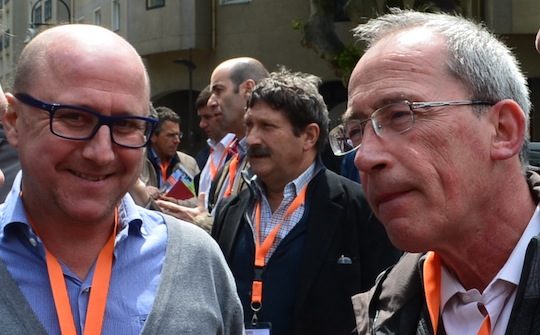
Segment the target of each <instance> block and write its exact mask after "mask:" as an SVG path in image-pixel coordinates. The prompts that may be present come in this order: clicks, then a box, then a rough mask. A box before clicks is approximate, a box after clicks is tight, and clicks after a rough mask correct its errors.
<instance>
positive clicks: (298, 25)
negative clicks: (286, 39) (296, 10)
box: [291, 19, 305, 31]
mask: <svg viewBox="0 0 540 335" xmlns="http://www.w3.org/2000/svg"><path fill="white" fill-rule="evenodd" d="M291 26H292V28H293V30H298V31H304V26H305V23H304V21H302V20H299V19H294V20H292V21H291Z"/></svg>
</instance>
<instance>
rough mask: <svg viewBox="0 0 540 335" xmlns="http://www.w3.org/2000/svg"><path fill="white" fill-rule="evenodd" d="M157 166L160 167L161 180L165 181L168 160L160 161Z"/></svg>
mask: <svg viewBox="0 0 540 335" xmlns="http://www.w3.org/2000/svg"><path fill="white" fill-rule="evenodd" d="M159 167H160V169H161V179H162V180H163V182H165V181H166V180H167V169H168V168H169V163H168V162H164V163H161V164H159ZM160 185H161V183H160Z"/></svg>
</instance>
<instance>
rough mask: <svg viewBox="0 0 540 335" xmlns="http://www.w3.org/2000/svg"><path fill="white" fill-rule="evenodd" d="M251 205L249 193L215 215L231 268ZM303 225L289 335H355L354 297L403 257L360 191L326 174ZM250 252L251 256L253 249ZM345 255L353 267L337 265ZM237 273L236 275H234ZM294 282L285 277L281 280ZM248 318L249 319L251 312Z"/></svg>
mask: <svg viewBox="0 0 540 335" xmlns="http://www.w3.org/2000/svg"><path fill="white" fill-rule="evenodd" d="M252 202H253V201H252V196H251V195H250V192H249V190H248V189H246V190H244V191H242V192H241V193H239V194H238V196H236V197H232V198H230V199H227V200H226V201H224V202H223V203H222V205H220V206H218V209H217V211H216V216H215V220H214V226H213V229H212V236H214V238H215V239H216V240H217V241H218V244H219V245H220V247H221V249H222V250H223V253H224V255H225V258H226V259H227V262H229V264H230V262H231V257H232V253H233V251H234V248H235V243H236V241H237V239H238V238H239V236H240V234H241V233H242V231H243V230H244V229H245V227H246V225H248V222H247V219H246V218H245V216H244V213H247V212H249V213H250V212H251V211H250V208H252ZM301 221H305V223H306V230H305V238H304V240H303V248H302V256H301V261H300V266H299V269H298V276H299V278H296V281H297V282H298V283H299V284H298V286H297V289H296V296H295V301H294V308H293V313H292V317H291V320H292V321H291V322H292V325H290V329H292V331H291V334H325V335H326V334H331V335H340V334H351V332H353V331H354V328H355V321H354V313H353V308H352V303H351V296H352V295H354V294H355V293H359V292H362V291H365V290H368V289H369V288H370V287H371V286H372V285H373V283H374V280H375V278H376V276H377V275H378V274H379V273H380V272H381V271H382V270H384V269H385V268H387V267H388V266H389V265H391V264H393V263H395V262H396V261H397V259H398V257H399V256H400V254H401V253H400V252H399V251H397V250H396V249H395V248H394V247H393V246H392V245H391V244H390V242H389V240H388V238H387V236H386V233H385V231H384V228H383V226H382V225H381V224H380V223H379V222H378V221H377V219H376V218H375V216H374V215H373V213H372V212H371V210H370V208H369V206H368V204H367V202H366V201H365V199H364V196H363V193H362V191H361V186H360V185H359V184H357V183H354V182H352V181H350V180H348V179H346V178H344V177H341V176H338V175H337V174H335V173H333V172H331V171H329V170H326V169H323V170H321V171H320V172H319V173H318V174H317V175H316V176H315V177H314V178H313V179H312V180H311V182H310V183H309V186H308V189H307V195H306V209H305V212H304V217H303V218H302V220H301ZM291 233H292V232H291ZM282 243H283V242H282ZM280 247H281V244H280V245H279V246H278V249H279V248H280ZM246 252H249V253H251V255H250V256H251V257H253V255H252V254H253V252H254V250H253V249H252V250H246ZM277 252H278V250H276V253H277ZM274 255H275V254H274ZM342 256H343V257H345V258H348V259H350V261H351V262H350V264H347V263H348V262H342V261H341V262H340V261H338V260H339V259H340V257H342ZM270 261H271V260H270ZM270 261H269V264H270ZM246 271H252V269H246ZM233 274H234V275H235V277H237V276H238V274H237V273H234V270H233ZM294 279H295V278H290V274H289V273H283V278H282V280H294ZM241 299H242V297H241ZM263 300H264V298H263ZM243 303H244V308H246V307H245V306H246V302H245V301H243ZM263 305H264V302H263ZM245 315H251V313H250V311H249V310H248V311H245ZM246 321H247V320H246ZM270 321H271V320H270Z"/></svg>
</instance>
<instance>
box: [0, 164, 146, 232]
mask: <svg viewBox="0 0 540 335" xmlns="http://www.w3.org/2000/svg"><path fill="white" fill-rule="evenodd" d="M22 177H23V175H22V171H19V173H17V176H16V177H15V180H14V181H13V186H12V188H11V191H10V192H9V194H8V196H7V197H6V201H5V202H4V203H3V204H2V205H0V237H1V238H4V237H5V236H6V235H7V234H9V232H10V231H11V229H10V227H11V226H16V225H20V224H23V225H25V226H27V227H28V228H29V227H30V224H29V222H28V217H27V216H26V211H25V208H24V204H23V201H22V197H21V181H22ZM118 218H119V224H120V227H119V228H118V231H119V232H120V231H121V230H123V229H124V228H125V227H126V225H129V231H130V232H134V233H137V234H145V229H144V227H143V226H142V217H141V215H140V213H139V211H138V210H137V205H136V204H135V202H134V201H133V198H131V196H130V195H129V194H126V195H125V196H124V197H123V198H122V199H121V200H120V205H119V207H118Z"/></svg>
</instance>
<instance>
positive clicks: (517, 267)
mask: <svg viewBox="0 0 540 335" xmlns="http://www.w3.org/2000/svg"><path fill="white" fill-rule="evenodd" d="M538 234H540V210H539V207H536V210H535V211H534V214H533V216H532V217H531V220H530V221H529V223H528V224H527V227H526V228H525V231H524V232H523V234H522V235H521V238H520V239H519V240H518V242H517V244H516V246H515V247H514V250H513V251H512V253H511V254H510V256H509V257H508V259H507V260H506V263H505V264H504V265H503V267H502V268H501V269H500V270H499V272H498V273H497V275H496V276H495V277H494V278H493V279H492V280H491V282H490V283H489V284H488V286H487V287H490V286H492V285H493V284H494V283H495V282H496V281H497V280H503V281H505V282H509V283H511V284H514V285H516V286H517V285H519V281H520V278H521V272H522V271H521V270H522V268H523V263H524V261H525V253H526V252H527V246H528V245H529V242H530V241H531V239H532V238H533V237H535V236H536V235H538ZM486 290H487V288H486ZM465 291H466V290H465V289H464V288H463V286H462V285H461V284H460V283H459V281H458V280H457V279H456V278H455V276H454V275H453V274H451V273H450V271H448V270H447V269H446V268H445V267H444V266H442V271H441V306H443V307H444V306H445V305H446V303H447V302H448V301H449V300H450V299H451V298H452V297H453V296H454V295H455V294H456V293H459V292H465ZM479 294H480V292H479Z"/></svg>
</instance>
